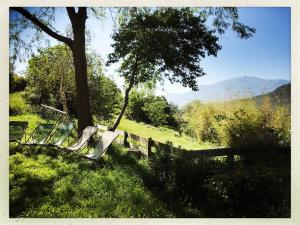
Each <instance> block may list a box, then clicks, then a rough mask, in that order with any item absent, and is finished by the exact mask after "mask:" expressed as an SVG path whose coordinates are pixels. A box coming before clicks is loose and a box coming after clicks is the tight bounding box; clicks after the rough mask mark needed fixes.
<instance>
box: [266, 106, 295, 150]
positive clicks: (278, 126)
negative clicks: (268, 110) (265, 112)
mask: <svg viewBox="0 0 300 225" xmlns="http://www.w3.org/2000/svg"><path fill="white" fill-rule="evenodd" d="M270 127H271V128H272V129H273V130H274V134H275V137H276V141H277V143H278V144H279V145H281V146H284V147H288V146H290V145H291V116H290V114H289V111H288V109H287V108H286V107H278V108H276V110H275V112H274V114H273V116H272V119H271V120H270Z"/></svg>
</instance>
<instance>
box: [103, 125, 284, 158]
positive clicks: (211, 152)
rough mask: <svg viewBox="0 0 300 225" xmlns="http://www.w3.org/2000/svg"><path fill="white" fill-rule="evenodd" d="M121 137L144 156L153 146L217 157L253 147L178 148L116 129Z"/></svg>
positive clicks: (278, 148)
mask: <svg viewBox="0 0 300 225" xmlns="http://www.w3.org/2000/svg"><path fill="white" fill-rule="evenodd" d="M97 126H98V127H99V128H101V130H107V129H108V128H107V126H103V125H97ZM115 132H117V133H118V134H119V135H120V136H121V138H117V142H118V143H119V144H121V145H123V146H125V147H127V148H130V151H134V152H140V153H141V154H143V155H144V156H146V157H148V156H150V155H151V154H152V151H151V150H152V147H155V148H160V149H161V148H163V149H164V150H165V151H167V152H169V153H179V152H180V154H183V155H185V154H186V155H190V156H195V157H196V156H207V157H215V156H233V155H239V154H241V153H243V152H249V151H251V150H252V149H247V148H233V147H225V148H224V147H220V148H212V149H199V150H187V149H182V148H177V147H175V146H172V142H170V143H169V144H168V143H162V142H159V141H156V140H152V138H145V137H141V136H139V135H136V134H132V133H129V132H127V131H122V130H116V131H115ZM273 149H274V150H278V151H279V152H281V153H284V154H290V151H288V149H286V148H282V147H274V148H273Z"/></svg>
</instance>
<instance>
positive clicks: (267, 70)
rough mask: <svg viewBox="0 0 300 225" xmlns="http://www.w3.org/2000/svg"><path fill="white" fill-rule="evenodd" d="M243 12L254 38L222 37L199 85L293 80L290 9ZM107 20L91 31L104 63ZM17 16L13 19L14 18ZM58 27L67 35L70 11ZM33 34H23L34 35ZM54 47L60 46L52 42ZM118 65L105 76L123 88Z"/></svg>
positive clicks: (162, 88) (20, 66) (175, 88)
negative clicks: (242, 79) (243, 80)
mask: <svg viewBox="0 0 300 225" xmlns="http://www.w3.org/2000/svg"><path fill="white" fill-rule="evenodd" d="M238 9H239V17H240V20H239V21H240V22H242V23H244V24H246V25H248V26H250V27H254V28H256V33H255V34H254V35H253V37H252V38H249V39H246V40H245V39H239V38H237V37H236V35H235V34H234V33H233V32H232V31H231V30H230V29H228V30H227V31H226V33H225V34H224V35H222V36H220V39H219V43H220V44H221V45H222V49H221V50H220V51H219V52H218V56H217V57H213V56H211V57H206V58H205V59H203V60H202V61H201V62H200V64H201V66H202V68H203V69H204V71H205V73H206V75H205V76H203V77H200V78H198V79H197V81H198V84H199V85H202V84H212V83H216V82H219V81H222V80H226V79H231V78H234V77H241V76H254V77H259V78H263V79H285V80H290V77H291V13H290V8H288V7H285V8H280V7H243V8H238ZM106 15H107V16H106V18H105V19H101V20H97V19H95V18H89V19H88V20H87V29H89V30H90V32H91V46H90V48H92V49H93V50H95V51H96V52H97V53H98V54H100V55H101V57H102V58H103V59H104V61H105V60H106V59H107V58H106V57H107V55H108V54H109V53H111V52H112V50H113V49H112V48H111V46H110V45H111V44H112V39H111V37H110V36H111V34H112V33H113V27H114V26H113V25H114V24H113V20H112V19H111V14H110V13H109V11H107V13H106ZM12 16H13V15H12ZM55 17H56V19H55V27H56V29H57V30H59V31H60V32H61V33H64V31H65V29H66V27H67V26H68V24H70V21H69V18H68V16H67V13H66V10H65V9H64V8H59V9H58V10H56V15H55ZM30 32H31V31H30V30H27V31H26V32H24V34H22V36H23V37H26V35H30ZM49 40H50V45H55V44H58V43H59V42H57V41H56V40H54V39H53V38H51V37H50V38H49ZM26 66H27V61H26V60H25V61H24V62H17V63H16V72H17V73H18V72H19V73H20V72H22V71H24V70H25V69H26ZM117 66H118V65H113V66H111V67H108V68H106V71H105V74H106V75H107V76H109V77H111V78H112V79H114V80H115V81H116V83H117V85H118V86H119V87H120V88H122V87H123V84H124V81H123V79H122V78H120V77H119V76H118V75H117V73H116V72H115V69H116V68H117ZM187 91H190V89H189V88H184V87H182V86H181V85H180V84H170V83H169V82H168V81H165V82H164V84H163V85H158V86H157V91H156V93H157V94H163V95H166V94H171V93H172V94H181V93H184V92H187Z"/></svg>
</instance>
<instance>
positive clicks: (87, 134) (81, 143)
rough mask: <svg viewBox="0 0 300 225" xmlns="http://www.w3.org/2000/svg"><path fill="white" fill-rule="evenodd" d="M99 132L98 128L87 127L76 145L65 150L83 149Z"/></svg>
mask: <svg viewBox="0 0 300 225" xmlns="http://www.w3.org/2000/svg"><path fill="white" fill-rule="evenodd" d="M97 130H98V128H97V127H93V126H88V127H86V128H85V129H84V130H83V131H82V133H81V135H80V138H79V140H78V141H77V142H76V143H75V144H73V145H71V146H69V147H67V148H65V149H68V150H70V151H77V150H79V149H80V148H82V147H83V146H85V145H86V143H87V142H88V141H89V139H90V138H91V137H92V136H93V135H94V134H95V133H96V131H97Z"/></svg>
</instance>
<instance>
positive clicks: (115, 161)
mask: <svg viewBox="0 0 300 225" xmlns="http://www.w3.org/2000/svg"><path fill="white" fill-rule="evenodd" d="M10 120H25V121H28V122H29V128H28V132H30V131H31V130H33V129H34V127H35V126H36V125H37V124H38V123H39V122H41V121H42V119H41V118H39V117H38V116H36V115H18V116H11V117H10ZM120 128H122V129H126V130H128V131H129V132H132V133H136V134H138V135H141V136H147V134H148V135H151V137H153V139H158V140H160V141H161V142H163V141H166V140H173V141H174V142H175V141H177V142H176V143H180V144H183V143H186V144H187V146H189V147H191V148H192V146H193V145H191V144H190V143H189V139H188V138H187V137H176V136H175V132H172V131H171V130H169V129H165V128H154V127H151V126H146V125H142V124H138V123H135V122H132V121H129V120H123V121H122V123H121V127H120ZM137 131H138V132H141V133H137ZM172 138H173V139H172ZM191 142H192V140H191ZM189 144H190V145H189ZM192 144H193V143H192ZM200 146H201V145H200ZM252 150H254V149H252ZM262 150H263V149H257V151H256V152H257V153H255V154H254V156H255V157H254V158H252V159H249V160H248V159H247V158H244V160H234V161H232V160H230V158H226V157H225V159H224V160H218V159H215V158H208V157H201V156H193V157H190V156H188V155H180V154H179V155H176V154H175V155H169V154H167V153H165V152H164V151H158V152H156V153H155V154H154V155H152V156H151V157H150V158H148V159H143V158H140V157H138V156H137V155H135V154H134V153H131V152H128V151H127V149H125V148H124V147H122V146H120V145H118V144H116V143H114V144H113V145H112V146H110V148H109V149H108V151H107V152H106V154H104V155H103V156H102V157H101V158H100V159H99V160H98V161H97V162H90V161H88V160H87V159H84V158H82V157H81V156H79V155H77V154H73V153H69V152H66V151H62V150H58V149H56V148H51V147H39V146H37V147H22V146H18V147H16V146H15V145H10V156H9V165H10V169H9V204H10V205H9V207H10V211H9V212H10V217H49V218H53V217H57V218H99V217H118V218H120V217H121V218H130V217H136V218H139V217H142V218H149V217H150V218H152V217H153V218H155V217H164V218H165V217H167V218H168V217H172V218H174V217H209V218H213V217H289V216H290V198H289V196H290V162H289V157H288V156H286V155H278V154H273V153H272V151H271V152H269V153H268V154H266V152H265V151H262ZM254 159H255V160H254ZM250 160H251V161H250ZM249 162H251V163H249ZM262 202H263V204H261V203H262Z"/></svg>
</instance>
